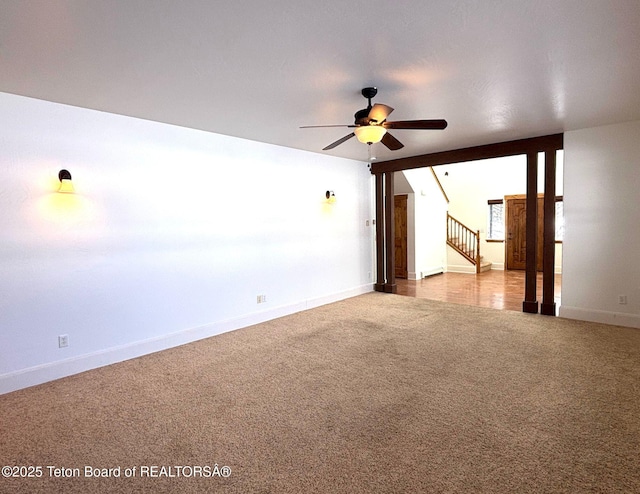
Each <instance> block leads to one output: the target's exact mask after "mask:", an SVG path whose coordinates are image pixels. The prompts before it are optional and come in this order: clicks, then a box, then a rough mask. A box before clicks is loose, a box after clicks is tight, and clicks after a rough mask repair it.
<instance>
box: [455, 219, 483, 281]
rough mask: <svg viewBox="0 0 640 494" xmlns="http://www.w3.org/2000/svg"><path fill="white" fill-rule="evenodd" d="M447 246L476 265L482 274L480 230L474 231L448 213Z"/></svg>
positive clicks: (478, 271)
mask: <svg viewBox="0 0 640 494" xmlns="http://www.w3.org/2000/svg"><path fill="white" fill-rule="evenodd" d="M447 245H449V246H450V247H451V248H453V250H455V251H456V252H458V253H459V254H460V255H461V256H462V257H464V258H465V259H467V260H468V261H469V262H470V263H471V264H473V265H475V267H476V273H480V230H476V231H473V230H472V229H471V228H469V227H468V226H466V225H464V224H462V223H461V222H460V221H458V220H457V219H455V218H454V217H453V216H451V215H450V214H449V213H447Z"/></svg>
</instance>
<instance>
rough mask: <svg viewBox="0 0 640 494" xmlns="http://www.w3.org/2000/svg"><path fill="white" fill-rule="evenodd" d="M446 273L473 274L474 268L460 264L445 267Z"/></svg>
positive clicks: (470, 265) (471, 265)
mask: <svg viewBox="0 0 640 494" xmlns="http://www.w3.org/2000/svg"><path fill="white" fill-rule="evenodd" d="M447 272H448V273H471V274H475V272H476V267H475V266H474V265H473V264H469V265H468V266H467V265H462V264H449V265H448V266H447Z"/></svg>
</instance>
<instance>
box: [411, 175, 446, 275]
mask: <svg viewBox="0 0 640 494" xmlns="http://www.w3.org/2000/svg"><path fill="white" fill-rule="evenodd" d="M403 173H404V175H405V176H406V179H407V181H408V182H409V183H410V184H411V187H412V188H413V190H414V191H415V194H413V195H412V196H410V199H412V201H410V203H409V204H410V206H411V207H412V209H411V210H412V213H413V218H412V219H413V224H411V221H410V222H409V223H410V226H412V227H413V235H412V236H411V238H410V240H411V242H410V247H411V249H412V252H413V261H414V263H413V269H411V266H410V269H409V271H410V272H409V279H414V280H415V279H420V278H423V277H425V276H429V275H432V274H436V273H442V272H443V271H444V269H445V267H446V255H447V254H446V245H447V243H446V242H447V235H446V217H447V202H446V200H445V198H444V196H443V195H442V192H441V191H440V188H439V187H438V184H437V183H436V181H435V179H434V178H433V174H432V173H431V170H430V169H429V168H417V169H413V170H405V171H404V172H403ZM411 249H410V252H411Z"/></svg>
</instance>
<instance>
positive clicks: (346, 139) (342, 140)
mask: <svg viewBox="0 0 640 494" xmlns="http://www.w3.org/2000/svg"><path fill="white" fill-rule="evenodd" d="M353 136H355V134H354V133H353V132H351V134H348V135H346V136H344V137H343V138H341V139H338V140H337V141H336V142H332V143H331V144H329V145H328V146H327V147H325V148H322V150H323V151H327V150H329V149H333V148H334V147H336V146H339V145H340V144H342V143H343V142H345V141H348V140H349V139H351V138H352V137H353Z"/></svg>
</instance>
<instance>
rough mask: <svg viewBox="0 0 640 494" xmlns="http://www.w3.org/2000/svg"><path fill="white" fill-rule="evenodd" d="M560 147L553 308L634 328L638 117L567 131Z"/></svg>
mask: <svg viewBox="0 0 640 494" xmlns="http://www.w3.org/2000/svg"><path fill="white" fill-rule="evenodd" d="M564 149H565V168H564V174H565V176H564V182H565V192H564V214H565V241H564V263H563V279H562V307H560V315H561V316H563V317H570V318H575V319H583V320H590V321H599V322H605V323H610V324H620V325H624V326H631V327H636V328H640V263H639V262H638V253H639V252H640V207H639V206H640V205H639V200H638V197H640V195H639V187H640V121H635V122H628V123H621V124H616V125H609V126H605V127H597V128H591V129H584V130H578V131H572V132H566V133H565V135H564ZM620 295H624V296H626V297H627V304H626V305H621V304H619V303H618V302H619V301H618V298H619V296H620Z"/></svg>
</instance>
